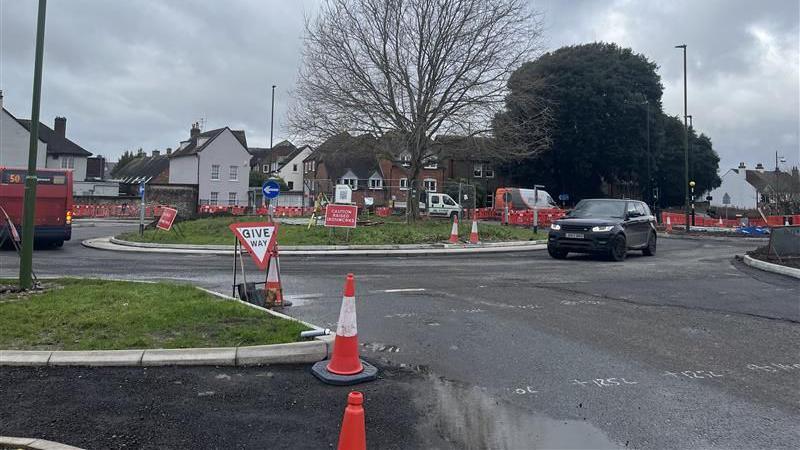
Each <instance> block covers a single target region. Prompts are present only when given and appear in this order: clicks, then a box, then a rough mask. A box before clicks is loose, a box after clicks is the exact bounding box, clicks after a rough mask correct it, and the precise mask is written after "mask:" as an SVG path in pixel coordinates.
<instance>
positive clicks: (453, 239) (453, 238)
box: [450, 216, 458, 244]
mask: <svg viewBox="0 0 800 450" xmlns="http://www.w3.org/2000/svg"><path fill="white" fill-rule="evenodd" d="M450 243H451V244H457V243H458V216H453V228H451V229H450Z"/></svg>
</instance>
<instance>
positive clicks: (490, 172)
mask: <svg viewBox="0 0 800 450" xmlns="http://www.w3.org/2000/svg"><path fill="white" fill-rule="evenodd" d="M483 176H484V177H486V178H494V169H492V168H491V167H490V166H489V164H484V165H483Z"/></svg>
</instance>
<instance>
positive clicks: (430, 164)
mask: <svg viewBox="0 0 800 450" xmlns="http://www.w3.org/2000/svg"><path fill="white" fill-rule="evenodd" d="M438 167H439V161H438V160H437V159H436V158H428V159H426V160H425V163H424V164H423V165H422V168H423V169H436V168H438Z"/></svg>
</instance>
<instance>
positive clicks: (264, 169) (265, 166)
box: [261, 164, 269, 173]
mask: <svg viewBox="0 0 800 450" xmlns="http://www.w3.org/2000/svg"><path fill="white" fill-rule="evenodd" d="M261 170H262V171H263V172H264V173H269V164H264V167H263V168H262V169H261Z"/></svg>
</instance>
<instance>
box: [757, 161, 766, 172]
mask: <svg viewBox="0 0 800 450" xmlns="http://www.w3.org/2000/svg"><path fill="white" fill-rule="evenodd" d="M756 170H757V171H759V172H763V171H764V165H763V164H761V163H758V164H756Z"/></svg>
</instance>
